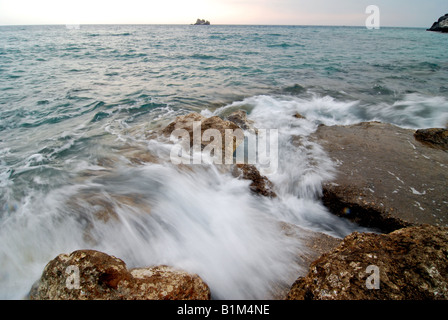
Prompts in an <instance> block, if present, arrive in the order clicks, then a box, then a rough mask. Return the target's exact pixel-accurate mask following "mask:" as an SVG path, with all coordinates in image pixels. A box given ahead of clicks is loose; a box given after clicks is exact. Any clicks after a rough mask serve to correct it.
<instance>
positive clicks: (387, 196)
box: [312, 122, 448, 232]
mask: <svg viewBox="0 0 448 320" xmlns="http://www.w3.org/2000/svg"><path fill="white" fill-rule="evenodd" d="M312 137H313V139H314V140H315V141H316V142H318V143H319V144H320V145H321V146H322V147H323V148H324V150H325V151H326V152H327V153H328V155H329V156H330V157H331V158H332V160H333V161H334V162H335V163H336V165H337V176H336V178H335V179H334V180H332V181H327V182H326V183H324V185H323V199H322V200H323V203H324V204H325V205H326V206H327V207H328V208H329V209H330V211H331V212H333V213H335V214H337V215H339V216H343V217H347V218H349V219H351V220H353V221H355V222H357V223H358V224H360V225H363V226H367V227H371V228H378V229H380V230H382V231H383V232H390V231H393V230H396V229H398V228H402V227H406V226H410V225H419V224H424V223H426V224H432V225H439V226H448V201H447V198H446V192H445V191H444V190H448V170H447V169H446V168H447V166H448V153H447V152H445V151H442V150H438V149H434V148H429V147H427V146H425V145H423V144H420V143H416V141H415V139H414V131H413V130H408V129H402V128H399V127H396V126H393V125H390V124H383V123H378V122H368V123H360V124H356V125H350V126H331V127H329V126H321V127H319V128H318V130H317V131H316V132H315V133H314V134H313V136H312Z"/></svg>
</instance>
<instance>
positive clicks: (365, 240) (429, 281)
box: [287, 225, 448, 300]
mask: <svg viewBox="0 0 448 320" xmlns="http://www.w3.org/2000/svg"><path fill="white" fill-rule="evenodd" d="M369 266H372V267H370V268H372V269H368V267H369ZM374 268H377V269H376V271H377V272H378V277H375V274H374V273H375V269H374ZM372 270H373V271H372ZM287 299H289V300H370V299H375V300H420V299H424V300H427V299H434V300H439V299H448V228H441V227H436V226H429V225H422V226H418V227H409V228H404V229H400V230H397V231H394V232H392V233H390V234H383V235H381V234H373V233H357V232H354V233H352V234H350V235H349V236H347V237H346V238H345V239H344V240H343V242H342V243H341V244H340V245H339V246H338V247H337V248H336V249H334V250H333V251H331V252H329V253H327V254H324V255H322V256H321V257H320V258H319V259H318V260H316V261H315V262H313V263H312V265H311V268H310V271H309V273H308V275H307V276H305V277H302V278H299V279H297V281H296V282H295V283H294V284H293V285H292V287H291V290H290V292H289V294H288V297H287Z"/></svg>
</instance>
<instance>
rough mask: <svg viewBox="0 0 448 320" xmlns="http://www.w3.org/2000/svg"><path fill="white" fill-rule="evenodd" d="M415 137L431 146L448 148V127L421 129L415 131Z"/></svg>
mask: <svg viewBox="0 0 448 320" xmlns="http://www.w3.org/2000/svg"><path fill="white" fill-rule="evenodd" d="M414 137H415V139H416V140H418V141H420V142H422V143H424V144H426V145H427V146H429V147H432V148H436V149H442V150H448V129H443V128H430V129H419V130H417V131H416V132H415V133H414Z"/></svg>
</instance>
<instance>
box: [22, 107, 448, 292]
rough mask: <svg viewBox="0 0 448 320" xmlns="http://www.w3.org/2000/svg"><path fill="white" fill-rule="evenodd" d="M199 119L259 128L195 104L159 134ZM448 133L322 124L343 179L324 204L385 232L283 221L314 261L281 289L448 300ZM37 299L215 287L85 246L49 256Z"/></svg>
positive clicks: (306, 259) (256, 183)
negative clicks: (336, 234) (334, 230)
mask: <svg viewBox="0 0 448 320" xmlns="http://www.w3.org/2000/svg"><path fill="white" fill-rule="evenodd" d="M291 116H292V117H296V118H298V116H297V115H291ZM194 121H200V122H201V124H203V128H202V129H203V130H205V129H207V128H214V129H217V130H218V131H220V132H223V131H224V130H225V129H235V128H242V129H247V128H252V123H250V122H249V121H247V119H246V117H245V113H244V112H241V111H238V112H236V113H234V114H232V115H230V116H229V117H227V119H220V118H218V117H211V118H205V117H203V116H201V115H199V114H197V113H193V114H190V115H186V116H182V117H178V118H177V119H176V120H175V121H173V122H172V123H171V124H169V125H168V126H167V127H166V128H164V129H163V130H161V132H160V135H161V136H165V137H166V136H169V134H170V133H171V132H172V131H173V130H175V129H184V130H186V132H192V130H193V127H192V126H193V122H194ZM447 132H448V130H446V129H444V128H436V129H430V130H419V131H414V130H407V129H402V128H399V127H395V126H393V125H389V124H383V123H378V122H368V123H360V124H357V125H351V126H332V127H328V126H320V127H319V128H318V130H317V131H316V132H315V133H314V134H313V135H312V137H311V139H312V140H314V141H316V142H317V143H319V144H320V145H321V146H322V147H323V148H324V150H325V151H326V152H327V154H328V156H329V157H330V158H331V159H332V160H333V161H334V163H335V164H336V169H337V175H336V177H335V179H333V180H331V181H326V182H325V183H324V184H323V195H322V202H323V204H324V205H325V206H327V208H328V209H329V211H330V212H332V213H334V214H336V215H339V216H342V217H344V218H347V219H350V220H352V221H355V222H356V223H358V224H360V225H363V226H367V227H370V228H374V229H376V230H378V232H377V233H357V232H355V233H352V234H350V235H348V236H347V237H346V238H344V239H336V238H333V237H330V236H328V235H324V234H321V233H319V232H311V231H307V230H303V229H301V228H298V227H297V226H293V225H288V224H284V225H283V226H282V229H283V231H284V233H285V234H286V235H288V236H291V237H300V238H301V239H304V242H305V245H306V246H307V248H308V249H309V250H308V253H306V254H305V255H304V256H301V257H298V260H301V261H302V264H304V265H306V266H309V272H308V274H307V275H305V276H303V277H300V278H298V279H297V281H296V282H295V283H294V284H292V286H291V288H290V290H289V292H285V293H284V294H283V295H282V294H279V298H285V297H287V299H290V300H296V299H298V300H316V299H318V300H321V299H332V300H340V299H349V300H357V299H362V300H364V299H391V300H400V299H447V298H448V198H447V196H446V194H447V190H448V170H447V166H448V149H447V145H448V138H447V137H448V133H447ZM192 142H193V141H188V142H187V144H190V143H192ZM232 142H233V143H232V146H231V147H230V148H232V149H233V150H235V148H236V146H237V144H238V143H239V142H238V141H232ZM234 143H235V144H234ZM206 146H207V145H201V148H205V147H206ZM224 148H225V147H223V151H224ZM226 169H227V170H230V172H232V173H233V174H234V176H235V177H238V178H240V179H246V180H250V181H252V183H251V184H250V189H251V191H252V192H254V193H255V194H257V195H258V196H260V197H271V198H275V197H276V196H277V195H276V194H275V192H274V191H273V190H274V188H273V187H274V186H273V185H272V183H271V182H270V181H269V180H268V179H267V178H266V177H264V176H262V175H261V174H260V173H259V172H258V170H257V169H256V167H255V166H250V165H238V166H237V165H234V166H232V165H231V166H230V167H228V168H226ZM73 265H76V266H78V268H79V270H78V271H79V275H80V277H79V283H78V284H79V287H80V288H82V289H80V290H68V289H67V281H68V280H67V279H68V277H69V276H70V274H69V273H67V268H68V267H70V266H73ZM30 298H31V299H181V300H187V299H194V300H197V299H210V290H209V288H208V286H207V284H206V283H204V282H203V281H202V280H201V279H200V278H199V276H197V275H191V274H188V273H186V272H184V271H181V270H176V269H173V268H171V267H168V266H152V267H148V268H143V269H133V270H128V269H127V268H126V265H125V263H124V262H123V261H121V260H120V259H118V258H116V257H112V256H109V255H107V254H106V253H102V252H98V251H93V250H80V251H75V252H73V253H71V254H61V255H59V256H58V257H56V258H55V259H54V260H52V261H50V262H49V263H48V265H47V266H46V267H45V269H44V272H43V274H42V276H41V278H40V279H39V280H38V281H37V282H36V283H35V285H34V286H33V288H32V289H31V291H30Z"/></svg>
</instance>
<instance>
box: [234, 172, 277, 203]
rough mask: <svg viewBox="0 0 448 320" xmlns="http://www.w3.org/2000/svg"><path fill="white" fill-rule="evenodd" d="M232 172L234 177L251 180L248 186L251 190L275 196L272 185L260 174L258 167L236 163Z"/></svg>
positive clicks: (271, 196)
mask: <svg viewBox="0 0 448 320" xmlns="http://www.w3.org/2000/svg"><path fill="white" fill-rule="evenodd" d="M232 174H233V175H234V176H235V177H240V178H242V179H246V180H251V181H252V183H251V184H250V186H249V188H250V190H251V191H252V192H254V193H256V194H259V195H262V196H265V197H270V198H275V197H277V195H276V193H275V192H274V191H273V187H274V185H273V184H272V182H271V181H270V180H269V179H268V178H267V177H265V176H262V175H261V174H260V172H259V171H258V169H257V168H256V167H255V166H254V165H251V164H237V165H235V166H234V168H233V172H232Z"/></svg>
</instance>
